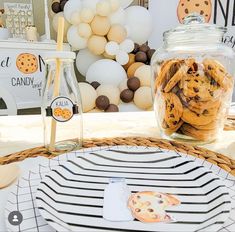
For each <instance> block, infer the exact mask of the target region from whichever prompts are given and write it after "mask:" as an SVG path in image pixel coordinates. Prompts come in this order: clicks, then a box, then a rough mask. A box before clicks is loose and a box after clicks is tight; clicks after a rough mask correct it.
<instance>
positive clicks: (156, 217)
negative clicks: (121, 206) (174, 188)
mask: <svg viewBox="0 0 235 232" xmlns="http://www.w3.org/2000/svg"><path fill="white" fill-rule="evenodd" d="M179 204H180V201H179V200H178V199H177V198H175V197H174V196H171V195H168V194H163V193H158V192H151V191H145V192H138V193H135V194H132V195H131V197H130V198H129V200H128V208H129V209H130V210H131V212H132V215H133V217H135V218H136V219H138V220H139V221H141V222H144V223H154V222H171V221H173V219H172V217H171V216H170V215H168V214H167V213H166V212H165V209H166V208H167V207H168V206H176V205H179Z"/></svg>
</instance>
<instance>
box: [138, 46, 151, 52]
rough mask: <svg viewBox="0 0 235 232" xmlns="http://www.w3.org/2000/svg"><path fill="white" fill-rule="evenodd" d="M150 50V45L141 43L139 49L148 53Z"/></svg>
mask: <svg viewBox="0 0 235 232" xmlns="http://www.w3.org/2000/svg"><path fill="white" fill-rule="evenodd" d="M149 50H150V47H149V46H148V45H146V44H143V45H141V46H140V49H139V51H140V52H144V53H147V52H148V51H149Z"/></svg>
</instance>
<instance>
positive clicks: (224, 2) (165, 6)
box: [149, 0, 235, 50]
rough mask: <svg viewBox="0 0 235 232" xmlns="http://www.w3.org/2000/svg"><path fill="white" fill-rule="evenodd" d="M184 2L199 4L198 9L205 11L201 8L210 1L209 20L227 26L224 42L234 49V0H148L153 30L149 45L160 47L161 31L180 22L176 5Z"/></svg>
mask: <svg viewBox="0 0 235 232" xmlns="http://www.w3.org/2000/svg"><path fill="white" fill-rule="evenodd" d="M185 2H190V3H191V4H193V5H194V4H199V9H200V11H201V10H202V11H205V9H204V8H203V5H204V6H205V2H211V7H210V12H209V13H210V14H211V17H210V21H209V22H210V23H216V24H218V25H221V26H226V27H227V28H228V33H227V34H226V36H225V37H224V42H225V43H227V44H228V45H229V46H231V47H232V48H233V49H234V50H235V0H208V1H204V0H149V10H150V12H151V14H152V16H153V20H154V32H153V34H152V36H151V38H150V40H149V43H150V45H151V47H154V48H158V47H160V46H161V44H162V41H163V40H162V39H163V37H162V34H163V32H164V31H166V30H169V29H172V28H174V27H176V26H177V25H178V24H179V23H180V22H179V18H178V14H177V8H178V5H181V4H185ZM200 7H201V8H200ZM184 10H185V9H184ZM188 10H190V9H188Z"/></svg>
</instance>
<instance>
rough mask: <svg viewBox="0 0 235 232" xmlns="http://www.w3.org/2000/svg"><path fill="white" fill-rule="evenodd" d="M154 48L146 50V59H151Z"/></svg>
mask: <svg viewBox="0 0 235 232" xmlns="http://www.w3.org/2000/svg"><path fill="white" fill-rule="evenodd" d="M155 51H156V50H155V49H150V50H149V51H148V52H147V56H148V59H149V61H150V60H151V59H152V56H153V54H154V53H155Z"/></svg>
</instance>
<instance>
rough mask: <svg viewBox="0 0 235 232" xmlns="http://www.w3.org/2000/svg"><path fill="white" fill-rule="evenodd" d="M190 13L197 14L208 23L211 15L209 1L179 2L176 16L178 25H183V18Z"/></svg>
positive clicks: (192, 0) (187, 0)
mask: <svg viewBox="0 0 235 232" xmlns="http://www.w3.org/2000/svg"><path fill="white" fill-rule="evenodd" d="M191 13H198V14H200V15H202V16H204V18H205V21H206V22H207V23H208V22H209V21H210V18H211V14H212V4H211V0H180V2H179V5H178V8H177V15H178V19H179V22H180V23H183V21H184V18H185V17H186V16H188V15H189V14H191Z"/></svg>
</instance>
